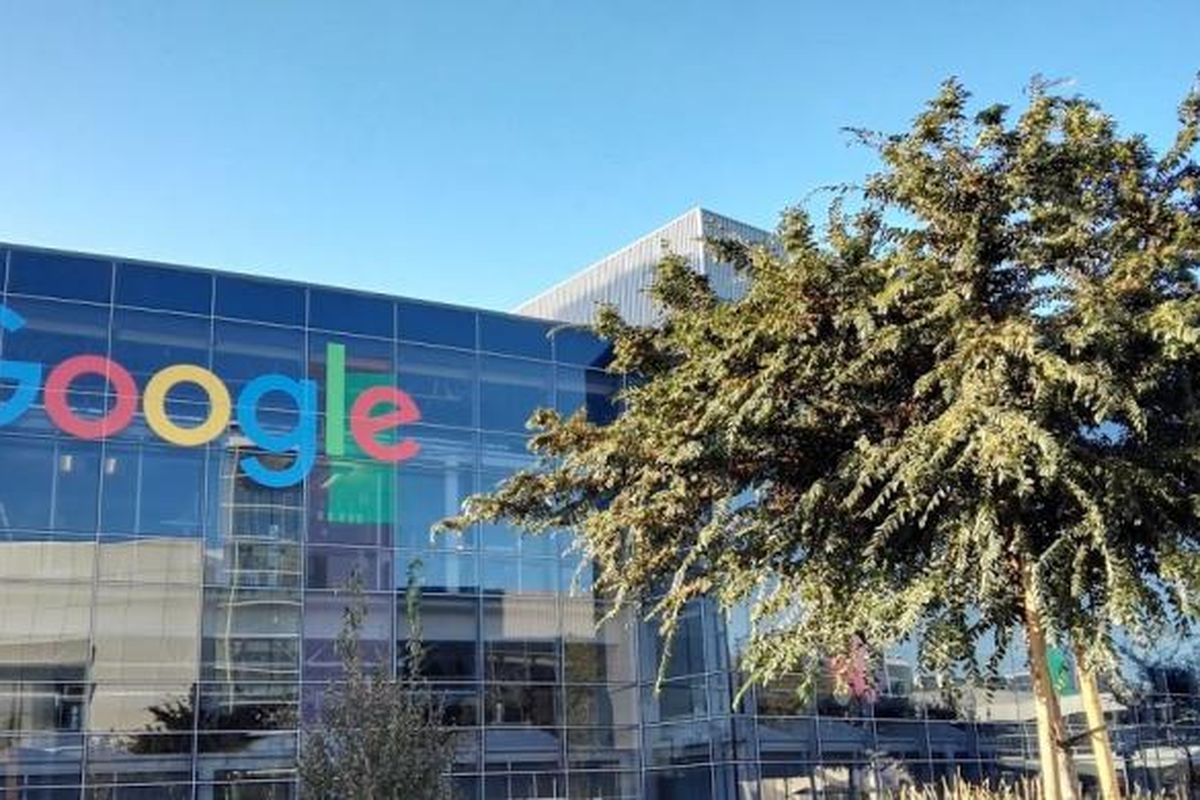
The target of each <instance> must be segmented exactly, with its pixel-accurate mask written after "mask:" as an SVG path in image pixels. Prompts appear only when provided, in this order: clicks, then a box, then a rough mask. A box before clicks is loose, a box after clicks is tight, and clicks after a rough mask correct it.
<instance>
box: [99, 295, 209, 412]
mask: <svg viewBox="0 0 1200 800" xmlns="http://www.w3.org/2000/svg"><path fill="white" fill-rule="evenodd" d="M208 339H209V321H208V320H207V319H198V318H196V317H181V316H178V315H175V314H161V313H157V312H153V311H133V310H131V309H124V308H120V309H117V310H116V311H115V312H114V314H113V327H112V357H113V360H114V361H116V362H117V363H118V364H120V365H121V366H123V367H125V369H127V370H129V373H130V374H131V375H133V378H134V380H136V381H137V384H138V388H139V389H145V388H146V383H147V382H148V381H149V380H150V378H151V377H152V376H153V375H154V373H156V372H158V371H159V370H160V369H163V368H164V367H168V366H172V365H174V364H195V365H198V366H201V367H208V363H209V347H208ZM167 399H168V401H169V402H168V406H169V408H170V410H174V409H173V408H172V407H173V406H174V405H175V404H176V403H193V404H194V403H206V402H207V401H208V395H207V394H205V392H204V390H203V389H201V388H200V387H198V386H194V385H193V384H190V383H181V384H177V385H176V386H175V387H174V388H173V389H172V390H171V392H170V395H169V396H168V398H167ZM180 410H181V411H182V410H183V409H180ZM193 411H194V409H193ZM185 413H186V412H185Z"/></svg>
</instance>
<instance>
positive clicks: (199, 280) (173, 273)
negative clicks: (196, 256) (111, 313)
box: [116, 264, 213, 314]
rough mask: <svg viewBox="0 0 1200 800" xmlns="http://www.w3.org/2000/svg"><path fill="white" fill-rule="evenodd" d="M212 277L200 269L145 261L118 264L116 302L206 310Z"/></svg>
mask: <svg viewBox="0 0 1200 800" xmlns="http://www.w3.org/2000/svg"><path fill="white" fill-rule="evenodd" d="M212 287H213V278H212V276H211V275H208V274H205V273H203V272H192V271H191V270H185V269H171V268H169V267H152V266H150V265H148V264H117V296H116V303H117V305H126V306H140V307H142V308H158V309H163V310H164V311H183V312H186V313H190V314H208V313H210V312H211V311H212Z"/></svg>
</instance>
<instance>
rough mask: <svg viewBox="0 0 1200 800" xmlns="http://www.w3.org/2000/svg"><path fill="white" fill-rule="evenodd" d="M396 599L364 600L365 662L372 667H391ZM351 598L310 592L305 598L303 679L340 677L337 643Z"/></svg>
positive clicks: (363, 644)
mask: <svg viewBox="0 0 1200 800" xmlns="http://www.w3.org/2000/svg"><path fill="white" fill-rule="evenodd" d="M391 597H393V595H388V596H387V597H380V596H378V595H369V596H367V597H366V598H365V603H366V607H367V617H366V621H365V622H364V624H363V628H362V631H361V639H360V640H359V641H360V643H361V647H362V650H361V653H362V657H363V661H364V663H366V664H370V665H372V666H378V665H387V664H390V663H391V652H392V648H391V645H392V643H393V642H394V641H395V639H394V638H393V636H392V613H393V610H394V609H393V607H392V601H391V599H390V598H391ZM349 602H350V598H349V597H348V596H347V594H346V593H345V592H316V591H310V592H307V593H306V594H305V595H304V679H305V680H306V681H308V680H328V679H330V678H334V677H336V676H338V675H339V674H341V671H342V666H341V659H340V658H339V657H338V654H337V648H336V647H335V643H336V641H337V637H338V634H339V633H340V632H341V630H342V625H343V619H344V615H345V611H346V607H347V603H349Z"/></svg>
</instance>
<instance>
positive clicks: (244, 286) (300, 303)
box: [216, 275, 304, 325]
mask: <svg viewBox="0 0 1200 800" xmlns="http://www.w3.org/2000/svg"><path fill="white" fill-rule="evenodd" d="M216 308H217V316H219V317H234V318H235V319H250V320H254V321H256V322H275V323H278V324H280V325H303V324H304V289H303V287H300V286H293V285H292V284H288V283H274V282H270V281H256V280H251V279H249V278H233V277H228V276H224V275H218V276H217V305H216Z"/></svg>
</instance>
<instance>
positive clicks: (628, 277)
mask: <svg viewBox="0 0 1200 800" xmlns="http://www.w3.org/2000/svg"><path fill="white" fill-rule="evenodd" d="M721 235H726V236H728V235H733V236H738V237H741V238H743V239H746V240H747V241H752V242H758V241H766V240H769V239H770V234H768V233H767V232H766V231H762V230H759V229H758V228H754V227H753V226H750V225H746V224H745V223H742V222H738V221H737V220H733V219H730V218H728V217H723V216H721V215H720V214H714V213H713V212H711V211H705V210H704V209H700V208H694V209H692V210H691V211H688V212H687V213H686V214H684V215H683V216H680V217H678V218H676V219H674V220H672V221H671V222H668V223H667V224H666V225H664V226H662V227H661V228H659V229H658V230H656V231H653V232H652V233H649V234H647V235H645V236H643V237H642V238H640V239H638V240H637V241H635V242H633V243H632V244H629V245H627V246H626V247H624V248H622V249H620V250H618V251H617V252H616V253H613V254H612V255H610V256H608V257H607V258H604V259H601V260H600V261H597V262H596V263H595V264H592V265H591V266H589V267H587V268H586V269H584V270H583V271H582V272H580V273H578V274H577V275H575V276H573V277H571V278H569V279H567V280H565V281H563V282H562V283H560V284H558V285H557V286H554V287H552V288H551V289H549V290H548V291H546V292H543V293H542V294H540V295H538V296H537V297H535V298H533V299H531V300H529V301H527V302H525V303H522V304H521V305H520V306H518V307H517V308H516V309H515V311H516V313H518V314H524V315H526V316H531V317H541V318H543V319H554V320H561V321H564V322H572V323H576V324H588V323H590V322H592V321H593V320H594V318H595V314H596V309H597V307H598V306H599V305H600V304H601V303H611V304H613V305H615V306H616V307H617V309H618V310H619V311H620V312H621V316H622V317H623V318H624V319H625V320H626V321H628V322H632V323H635V324H638V325H650V324H654V323H655V322H657V321H658V320H659V319H660V316H661V315H660V312H659V311H658V310H657V309H656V308H655V307H654V303H653V302H652V301H651V299H650V297H649V295H648V294H647V289H648V288H649V287H650V283H651V280H652V279H653V275H654V267H655V265H656V264H658V262H659V261H660V260H661V259H662V257H663V255H665V254H666V253H676V254H678V255H681V256H683V257H684V258H685V259H687V261H688V263H689V264H690V265H691V266H692V268H693V269H695V270H696V271H697V272H701V273H703V274H707V275H709V276H710V280H712V282H713V288H714V289H716V290H717V292H718V294H720V295H721V296H722V297H734V296H737V295H738V294H740V293H741V292H742V291H743V290H744V284H743V283H742V280H741V279H740V278H739V277H737V276H736V275H735V274H734V272H733V270H732V269H731V268H729V266H728V265H724V264H720V263H719V262H716V261H715V260H714V259H712V258H711V256H708V255H706V254H705V252H704V244H703V241H704V238H705V237H706V236H721Z"/></svg>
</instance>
